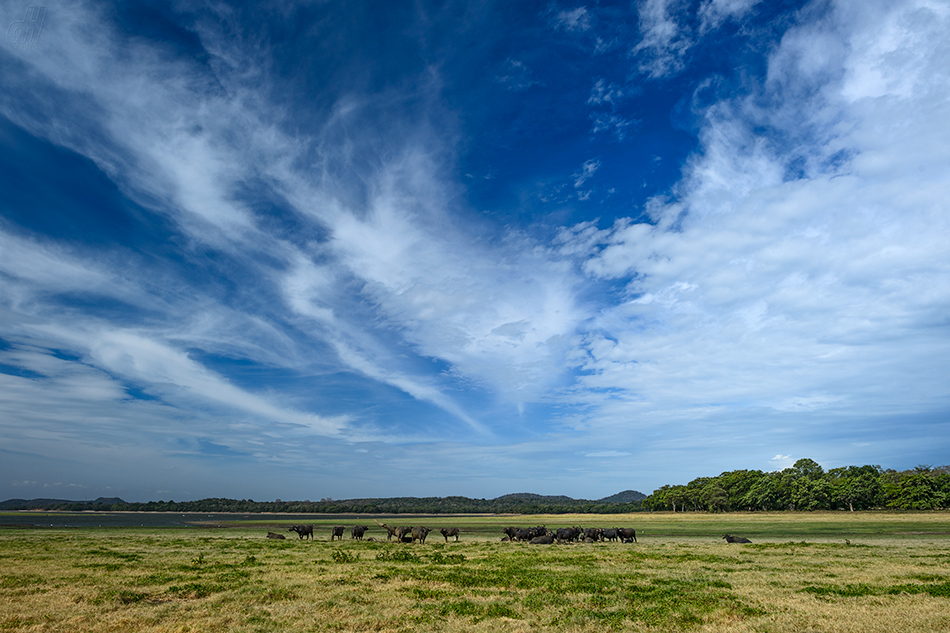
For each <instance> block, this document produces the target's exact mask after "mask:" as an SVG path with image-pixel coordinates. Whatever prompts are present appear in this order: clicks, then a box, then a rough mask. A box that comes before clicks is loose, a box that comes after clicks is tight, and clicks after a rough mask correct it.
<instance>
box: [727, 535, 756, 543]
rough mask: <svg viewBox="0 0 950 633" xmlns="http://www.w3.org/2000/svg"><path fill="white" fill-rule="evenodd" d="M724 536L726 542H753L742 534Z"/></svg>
mask: <svg viewBox="0 0 950 633" xmlns="http://www.w3.org/2000/svg"><path fill="white" fill-rule="evenodd" d="M722 538H724V539H726V543H751V542H752V541H750V540H749V539H747V538H743V537H741V536H732V535H731V534H723V535H722Z"/></svg>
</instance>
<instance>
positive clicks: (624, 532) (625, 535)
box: [617, 528, 637, 543]
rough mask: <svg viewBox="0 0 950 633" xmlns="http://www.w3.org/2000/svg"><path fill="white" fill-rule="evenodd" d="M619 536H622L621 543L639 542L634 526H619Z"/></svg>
mask: <svg viewBox="0 0 950 633" xmlns="http://www.w3.org/2000/svg"><path fill="white" fill-rule="evenodd" d="M617 536H619V537H620V542H621V543H636V542H637V531H636V530H634V529H633V528H617Z"/></svg>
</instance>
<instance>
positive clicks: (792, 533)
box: [0, 512, 950, 633]
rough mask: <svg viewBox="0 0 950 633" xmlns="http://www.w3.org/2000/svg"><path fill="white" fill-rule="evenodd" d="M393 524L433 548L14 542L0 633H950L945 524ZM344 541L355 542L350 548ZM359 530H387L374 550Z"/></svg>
mask: <svg viewBox="0 0 950 633" xmlns="http://www.w3.org/2000/svg"><path fill="white" fill-rule="evenodd" d="M380 520H381V521H383V522H387V523H389V524H390V525H410V524H416V525H418V524H423V525H426V526H428V527H431V528H433V532H432V533H431V534H429V536H428V538H427V540H426V543H425V544H420V543H415V544H407V543H396V542H395V541H392V542H389V541H387V540H386V532H385V530H383V529H382V528H380V527H379V526H378V525H377V524H376V523H375V522H374V521H373V517H353V516H341V517H338V518H335V519H334V520H330V521H327V520H323V521H314V536H315V538H314V540H313V541H309V540H299V539H298V538H297V535H296V534H295V533H293V532H289V531H288V528H289V524H285V523H281V522H274V521H268V522H257V521H254V520H253V519H251V520H240V521H239V520H235V521H233V522H227V523H221V522H216V523H215V524H214V525H213V526H201V525H194V526H187V527H177V528H155V527H142V528H105V527H103V528H98V527H96V528H82V529H62V528H60V529H36V528H33V529H24V528H19V527H17V528H0V630H4V631H69V632H70V633H72V632H74V631H182V632H184V631H202V632H206V631H294V632H302V631H394V632H395V631H405V632H409V631H412V632H414V633H416V632H419V631H436V630H438V631H450V632H451V631H570V632H575V631H577V632H580V631H604V630H615V631H679V630H682V631H704V632H705V631H709V632H712V631H761V632H775V633H792V632H795V633H800V632H805V631H815V632H817V631H822V632H839V631H841V632H843V631H853V632H855V633H857V632H861V633H868V632H876V631H879V632H887V633H894V632H895V631H901V632H902V633H903V632H914V631H920V632H924V631H926V632H932V631H950V514H948V513H945V512H934V513H900V514H896V513H877V512H865V513H807V514H795V513H769V514H765V513H756V514H722V515H713V514H701V513H685V514H684V513H677V514H672V513H638V514H630V515H556V516H551V515H548V516H537V515H531V516H432V517H426V518H422V519H420V518H418V517H416V518H414V519H413V520H412V522H411V523H410V522H409V521H407V520H403V519H399V518H398V517H385V518H381V517H380ZM0 523H2V520H0ZM538 524H544V525H546V526H547V527H549V528H558V527H566V526H573V525H580V526H583V527H633V528H636V529H637V531H638V541H637V542H636V543H619V542H596V543H583V542H578V543H564V544H555V545H530V544H528V543H521V542H506V541H503V540H502V529H503V528H504V527H507V526H523V527H529V526H534V525H538ZM332 525H345V526H347V529H346V530H345V532H344V538H343V540H342V541H340V540H337V541H334V542H330V533H331V532H330V528H331V526H332ZM352 525H366V526H368V527H369V528H370V529H369V530H368V532H367V533H366V537H365V538H364V540H361V541H360V540H354V539H351V538H350V529H349V528H350V526H352ZM441 527H458V528H460V532H461V534H460V540H459V541H458V542H455V541H454V540H449V542H447V543H446V542H445V541H444V539H443V537H442V536H441V534H439V532H438V530H439V528H441ZM268 532H274V533H279V534H281V535H284V536H286V539H285V540H276V539H268V538H266V536H267V533H268ZM725 533H730V534H735V535H739V536H743V537H746V538H749V539H750V540H751V541H752V543H751V544H727V543H726V542H725V541H724V540H723V539H722V538H721V537H722V535H723V534H725Z"/></svg>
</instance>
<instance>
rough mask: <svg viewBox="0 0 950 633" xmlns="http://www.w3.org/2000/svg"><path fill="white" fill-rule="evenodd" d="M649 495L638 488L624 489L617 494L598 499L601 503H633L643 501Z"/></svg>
mask: <svg viewBox="0 0 950 633" xmlns="http://www.w3.org/2000/svg"><path fill="white" fill-rule="evenodd" d="M646 498H647V496H646V495H645V494H643V493H642V492H639V491H637V490H624V491H623V492H618V493H617V494H615V495H610V496H609V497H604V498H603V499H598V501H600V502H601V503H632V502H634V501H643V500H644V499H646Z"/></svg>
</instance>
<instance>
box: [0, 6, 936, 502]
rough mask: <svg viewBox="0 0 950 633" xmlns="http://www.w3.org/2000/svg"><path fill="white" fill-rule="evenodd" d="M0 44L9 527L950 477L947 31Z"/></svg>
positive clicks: (617, 28)
mask: <svg viewBox="0 0 950 633" xmlns="http://www.w3.org/2000/svg"><path fill="white" fill-rule="evenodd" d="M0 26H6V27H7V28H6V32H5V39H4V41H3V42H2V45H0V191H2V192H3V195H0V498H36V497H53V498H63V499H94V498H96V497H99V496H108V497H112V496H118V497H121V498H123V499H125V500H127V501H147V500H160V499H161V500H168V499H174V500H176V501H186V500H191V499H201V498H207V497H230V498H235V499H255V500H259V501H261V500H272V499H278V498H279V499H284V500H288V499H296V500H304V499H309V500H319V499H323V498H334V499H344V498H357V497H394V496H447V495H464V496H469V497H474V498H493V497H496V496H499V495H503V494H506V493H512V492H535V493H540V494H555V495H561V494H563V495H569V496H572V497H575V498H585V499H598V498H602V497H606V496H608V495H611V494H614V493H616V492H619V491H622V490H628V489H634V490H639V491H641V492H644V493H647V494H649V493H650V492H652V491H653V490H654V489H656V488H657V487H659V486H662V485H664V484H683V483H686V482H688V481H690V480H692V479H693V478H696V477H700V476H715V475H717V474H719V473H721V472H724V471H728V470H735V469H757V470H763V471H774V470H780V469H783V468H786V467H788V466H790V465H791V464H792V463H794V462H795V461H796V460H798V459H801V458H810V459H814V460H815V461H817V462H818V463H819V464H821V465H822V466H823V467H824V468H826V469H830V468H835V467H840V466H848V465H864V464H875V465H881V466H883V467H885V468H895V469H905V468H913V467H914V466H917V465H921V464H929V465H941V464H946V463H950V380H948V378H950V247H948V245H950V207H948V205H950V203H948V200H950V39H948V38H947V37H946V34H947V33H948V32H950V3H948V2H947V1H946V0H887V1H878V0H860V1H858V0H816V1H804V0H794V1H787V2H780V1H776V2H761V1H757V0H689V1H687V0H639V1H633V2H608V1H606V0H605V1H603V2H591V3H587V4H573V3H564V2H561V1H547V0H546V1H544V2H518V3H510V2H492V1H484V2H479V1H474V2H472V1H465V2H462V1H453V0H447V1H446V2H427V1H425V0H417V1H414V2H403V1H396V2H387V3H379V2H363V1H359V0H356V1H352V2H332V1H331V2H309V3H303V2H301V3H295V2H289V1H286V2H285V1H277V0H275V1H273V2H257V3H246V4H245V3H227V2H207V3H206V2H201V1H195V2H167V3H166V2H162V3H158V2H156V3H151V2H111V3H109V2H83V1H81V0H69V1H68V2H67V1H65V0H50V1H49V2H48V3H47V5H46V6H44V7H37V6H31V5H30V4H29V3H28V2H26V1H25V0H24V1H23V2H18V1H16V0H9V1H7V2H4V3H2V4H0Z"/></svg>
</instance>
